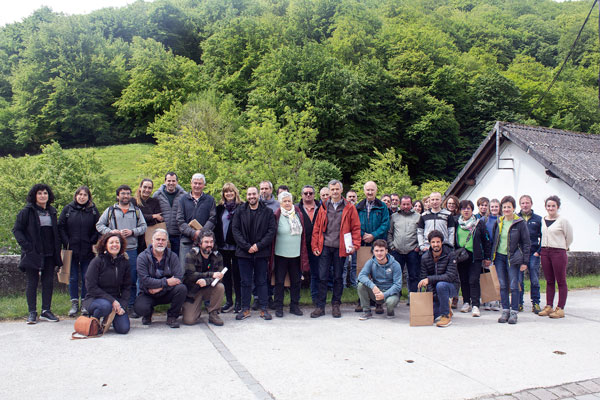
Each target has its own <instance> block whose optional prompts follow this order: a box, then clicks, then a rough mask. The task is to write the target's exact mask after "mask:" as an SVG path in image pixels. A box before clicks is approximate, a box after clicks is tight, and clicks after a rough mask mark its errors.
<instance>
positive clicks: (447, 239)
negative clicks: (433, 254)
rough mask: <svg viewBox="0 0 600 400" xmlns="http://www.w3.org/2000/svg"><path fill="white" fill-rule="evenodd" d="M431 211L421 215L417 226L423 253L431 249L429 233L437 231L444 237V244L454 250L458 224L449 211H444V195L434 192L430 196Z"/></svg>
mask: <svg viewBox="0 0 600 400" xmlns="http://www.w3.org/2000/svg"><path fill="white" fill-rule="evenodd" d="M429 206H430V209H429V210H427V211H425V212H423V214H421V218H420V219H419V223H418V225H417V235H418V237H419V247H420V248H421V250H422V251H427V250H428V249H429V242H428V241H427V237H428V235H429V232H431V231H433V230H437V231H439V232H441V233H442V235H444V244H445V245H448V246H450V247H451V248H454V231H455V229H456V224H455V222H454V218H453V217H452V214H451V213H450V211H448V210H442V207H441V206H442V194H441V193H440V192H433V193H431V194H430V195H429Z"/></svg>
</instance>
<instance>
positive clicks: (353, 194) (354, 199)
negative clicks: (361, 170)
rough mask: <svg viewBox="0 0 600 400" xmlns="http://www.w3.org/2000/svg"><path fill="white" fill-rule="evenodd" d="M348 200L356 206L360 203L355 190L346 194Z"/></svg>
mask: <svg viewBox="0 0 600 400" xmlns="http://www.w3.org/2000/svg"><path fill="white" fill-rule="evenodd" d="M346 200H348V201H349V202H350V203H352V204H355V205H356V202H357V201H358V194H357V193H356V192H355V191H354V190H348V192H346Z"/></svg>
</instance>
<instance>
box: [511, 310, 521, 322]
mask: <svg viewBox="0 0 600 400" xmlns="http://www.w3.org/2000/svg"><path fill="white" fill-rule="evenodd" d="M518 315H519V313H518V312H516V311H515V310H510V316H509V317H508V323H509V324H511V325H514V324H516V323H517V317H518Z"/></svg>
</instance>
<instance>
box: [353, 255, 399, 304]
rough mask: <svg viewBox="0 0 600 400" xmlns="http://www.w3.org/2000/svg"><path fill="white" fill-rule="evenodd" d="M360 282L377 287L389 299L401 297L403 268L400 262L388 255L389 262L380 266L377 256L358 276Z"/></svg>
mask: <svg viewBox="0 0 600 400" xmlns="http://www.w3.org/2000/svg"><path fill="white" fill-rule="evenodd" d="M358 281H359V282H360V283H362V284H363V285H365V286H366V287H368V288H369V289H373V287H374V286H375V285H377V287H378V288H379V290H381V291H382V292H383V295H384V296H385V298H386V299H387V298H388V297H389V296H393V295H395V294H396V295H400V291H401V290H402V268H400V264H398V261H396V260H395V259H394V257H392V255H391V254H388V255H387V262H386V263H385V264H383V265H381V264H379V262H378V261H377V259H376V258H375V256H373V257H372V258H371V259H370V260H368V261H367V262H366V263H365V266H364V267H363V269H362V270H361V271H360V274H358Z"/></svg>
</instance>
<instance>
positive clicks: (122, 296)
mask: <svg viewBox="0 0 600 400" xmlns="http://www.w3.org/2000/svg"><path fill="white" fill-rule="evenodd" d="M126 247H127V242H126V241H125V238H123V236H121V234H119V233H112V232H111V233H107V234H106V235H104V236H102V237H101V238H100V240H99V241H98V245H97V248H98V255H97V256H96V258H94V259H93V260H92V262H91V263H90V265H89V267H88V270H87V273H86V274H85V287H86V288H87V295H86V296H85V299H84V300H83V306H84V307H85V308H86V309H87V310H88V312H89V313H90V315H91V316H93V317H96V318H98V319H101V318H104V317H106V316H108V315H109V314H110V313H111V311H113V310H115V312H116V315H115V319H114V320H113V328H114V329H115V332H117V333H122V334H125V333H127V332H129V317H128V316H127V313H126V312H125V308H126V307H127V302H128V300H129V291H130V289H131V275H130V272H129V261H128V260H127V259H126V258H125V256H124V253H125V250H126Z"/></svg>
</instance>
